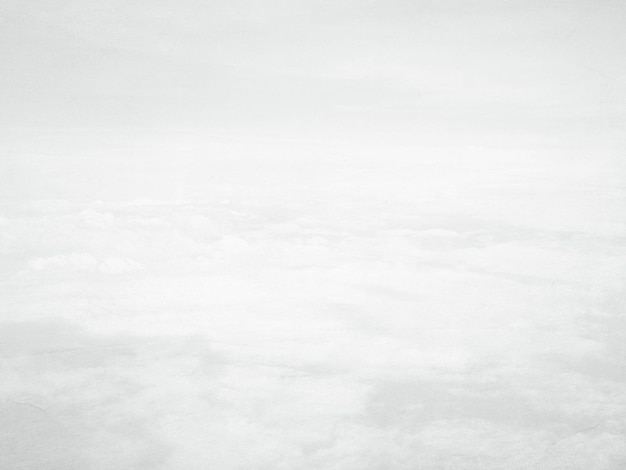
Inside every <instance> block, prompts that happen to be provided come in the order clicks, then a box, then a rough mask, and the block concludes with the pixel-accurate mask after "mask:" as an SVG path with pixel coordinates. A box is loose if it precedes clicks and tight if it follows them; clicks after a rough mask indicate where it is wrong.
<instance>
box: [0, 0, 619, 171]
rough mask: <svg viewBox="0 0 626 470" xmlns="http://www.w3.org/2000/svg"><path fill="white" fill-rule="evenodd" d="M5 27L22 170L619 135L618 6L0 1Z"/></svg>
mask: <svg viewBox="0 0 626 470" xmlns="http://www.w3.org/2000/svg"><path fill="white" fill-rule="evenodd" d="M0 21H1V24H0V54H1V57H2V61H1V65H0V66H1V67H2V73H1V74H0V103H1V108H2V112H1V113H0V128H1V131H0V132H1V133H0V139H1V140H0V150H1V151H2V153H3V154H4V155H3V159H5V164H4V167H7V168H9V170H11V168H13V170H11V171H14V172H15V171H17V172H18V173H19V172H22V170H19V169H18V170H15V168H16V167H20V168H21V166H22V165H23V162H24V161H25V159H29V160H28V161H29V162H30V163H29V165H32V166H34V167H38V166H39V167H41V165H39V163H40V162H39V161H38V160H37V159H38V158H39V157H37V155H41V154H46V155H48V156H50V155H52V156H53V160H54V158H57V157H58V158H60V157H64V158H66V157H69V156H71V155H80V156H81V158H83V159H84V158H87V159H89V158H92V159H94V160H95V159H101V158H103V156H102V155H104V154H106V155H110V153H111V152H118V153H119V154H124V155H125V156H127V157H128V158H135V159H137V160H138V161H141V162H145V161H146V159H147V158H148V157H147V155H148V153H150V152H151V151H152V152H154V151H155V149H157V148H158V149H161V151H163V152H166V151H171V150H172V148H174V149H177V151H178V152H179V154H188V153H189V152H188V151H189V149H190V148H192V149H195V151H196V153H200V152H201V149H206V148H207V146H210V145H213V143H214V142H215V141H216V140H217V137H216V136H222V137H223V136H224V135H227V136H228V139H231V140H232V139H235V140H236V139H238V138H240V137H241V138H244V139H247V138H258V137H259V136H263V138H265V139H277V140H284V139H288V140H298V141H303V142H304V141H306V142H309V143H310V142H328V141H341V142H344V143H346V142H347V143H348V144H347V145H348V147H349V146H350V143H354V144H355V145H356V144H358V143H361V142H363V141H369V140H372V141H376V142H378V143H381V142H382V143H384V142H387V143H391V142H394V143H403V144H409V145H419V144H420V143H422V142H426V141H428V142H430V141H432V140H433V139H435V141H436V142H437V144H436V145H440V144H441V143H442V142H445V143H446V144H450V143H453V144H455V145H456V144H458V145H489V143H490V142H502V139H504V140H505V141H506V142H508V143H507V144H505V145H510V146H516V145H521V144H520V142H521V141H524V142H542V143H544V142H550V141H555V140H556V141H558V142H567V141H571V140H572V139H574V140H585V139H586V140H589V139H592V138H596V139H599V140H598V141H599V142H603V143H606V145H607V146H608V147H611V146H615V145H617V146H619V145H622V144H620V139H621V137H620V131H621V129H622V127H623V124H624V120H625V117H624V109H625V104H626V103H625V101H626V99H625V91H624V84H625V83H626V30H625V29H624V27H623V26H624V24H626V4H625V3H624V2H622V1H616V0H597V1H591V0H588V1H568V2H563V1H551V0H547V1H527V0H524V1H509V0H498V1H495V0H481V1H467V0H463V1H462V0H437V1H435V0H428V1H406V0H385V1H359V2H357V1H350V0H335V1H309V0H290V1H287V0H285V1H275V0H265V1H258V0H257V1H253V0H243V1H239V0H228V1H225V0H218V1H197V0H177V1H171V0H150V1H147V0H123V1H122V0H113V1H107V2H104V1H94V0H80V1H78V0H55V1H49V0H48V1H43V0H35V1H30V2H23V1H19V0H2V2H1V3H0ZM181 133H182V134H181ZM190 133H191V134H193V137H190ZM181 135H182V137H181ZM607 135H608V136H609V138H608V139H609V140H606V139H607ZM168 136H169V137H168ZM233 136H234V137H233ZM222 137H220V138H222ZM507 139H508V140H507ZM511 139H513V140H511ZM515 139H518V140H515ZM609 141H610V142H609ZM164 142H165V143H164ZM87 149H89V150H88V151H87ZM352 150H354V149H352ZM132 152H134V153H132ZM267 152H268V153H271V150H267ZM131 153H132V155H131ZM261 153H263V152H261ZM6 159H8V160H10V161H11V163H10V164H9V165H8V166H7V165H6V161H7V160H6ZM15 159H18V161H17V162H16V161H15ZM33 159H34V160H33ZM5 169H6V168H5ZM22 173H23V172H22ZM22 173H20V174H22Z"/></svg>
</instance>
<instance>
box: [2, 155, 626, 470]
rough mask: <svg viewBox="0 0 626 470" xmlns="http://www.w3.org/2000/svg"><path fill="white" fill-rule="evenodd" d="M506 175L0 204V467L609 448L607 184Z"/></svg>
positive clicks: (508, 461)
mask: <svg viewBox="0 0 626 470" xmlns="http://www.w3.org/2000/svg"><path fill="white" fill-rule="evenodd" d="M526 170H528V168H526ZM507 171H508V173H507V174H504V173H501V174H494V173H493V171H492V172H481V171H480V169H479V167H476V168H475V171H474V172H473V173H468V174H466V175H465V176H463V177H461V176H458V177H457V179H456V180H455V181H449V183H450V184H446V182H445V181H443V182H441V183H437V182H436V180H435V179H433V178H429V179H424V180H423V181H422V183H421V184H417V183H419V181H416V184H415V186H414V187H411V185H408V184H407V185H405V186H404V187H403V186H402V185H403V181H402V180H401V179H398V180H397V184H392V182H391V181H387V182H386V184H387V186H386V187H383V188H378V189H377V188H376V187H375V186H374V185H373V184H372V182H371V181H379V182H380V181H385V180H384V178H385V176H384V175H379V179H378V180H370V183H367V181H368V180H367V175H366V176H363V177H362V180H361V181H360V183H359V184H360V185H363V188H365V189H364V190H363V191H362V192H359V191H357V189H356V188H358V185H355V186H354V187H351V186H350V185H349V184H345V185H338V186H337V187H341V188H343V193H342V194H340V195H337V194H335V193H332V192H331V193H328V192H325V191H324V190H321V189H320V188H317V191H318V192H317V194H316V197H313V195H312V193H311V192H310V191H308V192H307V191H304V192H296V191H293V190H292V189H290V188H287V189H285V188H283V189H284V191H286V192H285V193H284V194H282V195H279V196H280V197H277V193H275V192H269V193H268V192H267V191H265V192H264V191H262V190H261V189H260V186H259V187H257V188H256V191H257V193H256V194H253V193H243V194H242V195H241V196H240V197H232V196H233V194H234V192H233V191H230V193H229V194H223V195H222V196H223V197H222V198H221V199H220V198H217V197H216V198H214V199H211V200H205V201H199V202H180V203H159V202H150V201H137V202H132V203H131V202H129V203H102V202H99V203H97V202H96V203H70V202H63V201H49V202H40V203H30V204H7V205H4V206H3V207H2V218H1V219H0V224H1V227H2V231H1V232H0V233H1V238H0V252H1V254H2V257H3V263H2V264H1V268H0V269H1V270H2V272H1V275H2V283H1V285H0V286H1V289H2V290H1V291H0V296H1V297H0V302H1V305H2V317H1V318H0V320H1V323H0V366H1V368H0V371H1V374H2V380H1V381H0V395H1V401H0V417H1V419H0V468H2V469H17V468H29V469H37V470H39V469H41V470H44V469H45V470H57V469H58V470H68V469H76V470H82V469H85V468H89V469H98V470H113V469H120V468H128V469H131V468H132V469H163V470H178V469H188V470H193V469H198V470H200V469H206V468H218V469H293V468H303V469H313V468H319V469H322V468H324V469H329V468H330V469H341V470H345V469H350V470H351V469H355V470H356V469H359V470H363V469H383V468H393V469H415V468H423V469H450V468H452V469H503V468H506V469H531V468H532V469H537V468H539V469H557V468H558V469H560V468H568V469H581V470H582V469H585V470H588V469H598V470H600V469H606V470H617V469H621V468H623V467H624V465H626V445H625V444H624V443H625V442H626V439H625V437H626V409H625V407H626V375H625V374H624V370H626V359H625V357H626V356H625V354H626V352H625V349H624V335H623V331H624V328H625V327H626V324H625V323H624V316H623V312H624V307H626V305H625V304H624V287H623V286H624V285H625V283H624V281H625V278H626V245H625V244H624V236H625V235H626V231H625V230H624V227H625V225H624V223H625V220H624V218H623V216H622V215H621V214H625V213H626V211H625V210H624V209H626V205H625V204H624V199H623V196H624V194H623V191H622V192H620V191H621V190H618V189H615V188H613V189H611V188H609V187H608V186H607V187H606V188H603V189H599V188H598V187H597V186H594V184H595V183H594V181H593V178H594V177H593V175H589V174H587V175H585V177H584V178H582V177H579V176H577V175H578V174H577V173H576V172H575V171H574V170H572V172H570V173H567V172H563V171H561V172H560V173H559V175H560V177H557V175H556V174H554V175H552V176H553V178H552V181H553V182H554V181H560V183H558V184H551V185H546V184H544V183H543V182H542V179H541V177H540V176H537V177H536V178H531V177H528V175H529V174H532V172H531V173H529V172H528V171H522V172H521V173H519V174H518V173H515V172H514V171H513V172H511V170H510V169H509V170H507ZM398 174H400V173H398ZM448 175H449V174H448ZM507 175H508V176H507ZM559 178H560V179H559ZM585 178H586V179H585ZM444 179H445V178H444ZM498 181H500V182H501V183H499V184H498V183H497V182H498ZM405 183H406V181H405ZM367 184H370V186H367ZM351 188H352V189H351ZM385 188H386V189H387V190H388V191H385V190H384V189H385ZM252 189H254V188H252ZM252 189H251V191H252ZM309 189H310V188H309ZM364 194H365V195H367V197H362V196H363V195H364ZM548 195H549V196H548ZM227 196H228V197H227ZM248 196H250V197H248ZM352 196H354V197H352Z"/></svg>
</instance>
